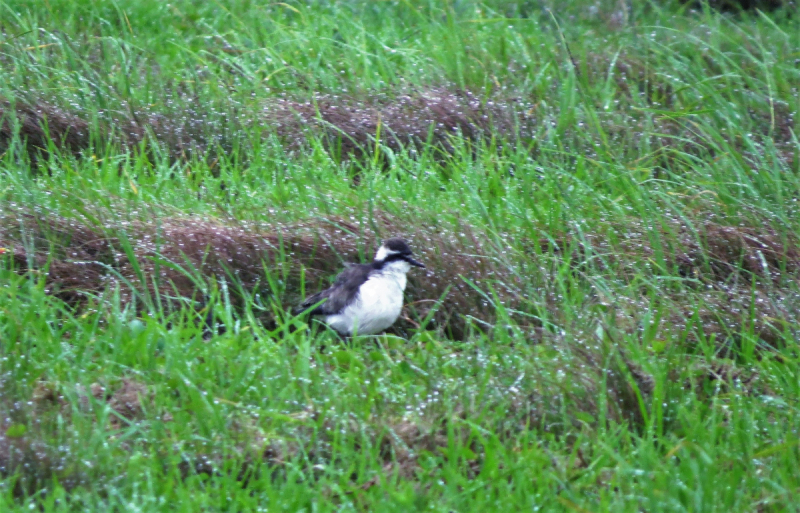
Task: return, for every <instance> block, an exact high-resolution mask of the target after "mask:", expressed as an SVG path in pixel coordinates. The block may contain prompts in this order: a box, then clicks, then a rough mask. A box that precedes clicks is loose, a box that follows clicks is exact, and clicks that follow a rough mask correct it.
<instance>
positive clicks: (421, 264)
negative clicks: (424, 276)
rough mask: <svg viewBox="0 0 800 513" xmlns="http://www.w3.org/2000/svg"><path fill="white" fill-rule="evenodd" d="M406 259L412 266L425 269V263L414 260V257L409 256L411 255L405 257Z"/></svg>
mask: <svg viewBox="0 0 800 513" xmlns="http://www.w3.org/2000/svg"><path fill="white" fill-rule="evenodd" d="M406 261H407V262H408V263H409V264H411V265H413V266H416V267H422V268H423V269H425V264H423V263H422V262H418V261H416V260H414V259H413V258H411V257H406Z"/></svg>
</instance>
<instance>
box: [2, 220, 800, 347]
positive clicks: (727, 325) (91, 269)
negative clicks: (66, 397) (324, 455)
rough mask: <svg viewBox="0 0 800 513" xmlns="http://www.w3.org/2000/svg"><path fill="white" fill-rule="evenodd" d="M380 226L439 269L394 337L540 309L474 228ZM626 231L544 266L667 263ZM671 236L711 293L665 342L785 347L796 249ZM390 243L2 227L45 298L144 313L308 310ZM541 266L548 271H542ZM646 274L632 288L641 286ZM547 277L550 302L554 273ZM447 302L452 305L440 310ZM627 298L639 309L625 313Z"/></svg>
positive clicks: (309, 236)
mask: <svg viewBox="0 0 800 513" xmlns="http://www.w3.org/2000/svg"><path fill="white" fill-rule="evenodd" d="M374 221H375V224H374V226H375V227H376V228H377V229H379V230H380V233H381V235H382V236H384V237H388V236H403V237H406V238H408V239H409V240H410V241H411V244H412V247H414V248H415V249H416V251H417V253H418V254H419V258H420V260H422V261H423V262H425V263H426V264H427V265H428V268H427V269H426V270H425V271H418V272H412V273H411V274H410V276H409V286H408V289H407V294H406V300H407V308H406V310H405V312H404V315H403V316H402V317H401V320H400V321H399V322H398V323H397V325H396V326H395V327H394V328H393V329H394V331H395V332H398V333H400V334H404V333H407V331H408V330H409V329H412V328H415V327H418V326H419V324H420V322H421V320H422V319H424V318H425V317H426V316H427V315H428V313H429V312H431V309H435V310H436V312H435V314H434V315H433V317H432V318H431V322H430V323H429V324H428V325H427V327H428V329H439V330H441V331H442V332H443V333H445V334H447V335H448V336H450V337H452V338H455V339H463V338H465V337H466V336H467V334H468V326H469V325H470V324H472V325H473V326H475V327H476V328H479V329H484V328H485V327H487V326H491V325H493V324H495V322H496V311H495V302H499V303H501V304H503V305H504V306H505V307H507V308H510V309H512V310H522V311H526V309H529V308H530V305H528V302H527V300H526V299H525V296H524V293H523V289H524V288H525V286H526V284H525V283H522V282H520V278H519V276H518V274H517V273H518V272H519V271H518V270H517V267H516V265H515V264H514V263H513V262H511V261H505V260H501V259H500V258H499V255H500V253H501V251H500V250H499V249H498V248H497V247H495V244H494V243H493V242H490V241H489V240H488V239H487V238H486V237H485V236H483V235H482V234H480V233H479V232H477V231H475V230H474V229H472V228H471V227H470V226H467V225H464V224H462V225H460V226H447V227H436V226H422V225H419V224H416V225H412V224H410V223H405V222H404V220H402V219H392V218H389V217H388V216H386V215H382V214H377V215H376V217H375V220H374ZM623 228H624V229H623ZM619 231H620V232H626V231H627V232H629V235H630V233H631V232H633V235H630V236H629V237H627V238H625V239H623V240H621V241H618V242H616V243H610V242H608V240H607V237H606V236H605V235H591V234H588V235H585V241H586V243H588V244H590V245H591V246H592V251H593V252H594V254H598V253H600V254H604V255H605V257H604V258H603V259H602V260H596V259H595V260H594V263H593V264H592V266H594V267H595V269H589V268H588V267H586V266H587V264H586V263H585V261H586V259H585V258H584V257H585V255H584V253H586V251H587V248H585V247H583V243H580V244H576V243H575V241H572V242H570V241H571V237H570V236H569V235H563V236H557V234H554V240H556V244H555V246H554V247H551V248H549V249H548V247H549V245H550V241H539V244H540V247H542V248H544V253H543V254H542V256H540V257H537V258H538V259H540V260H542V262H541V264H542V265H544V266H545V267H544V268H545V269H546V268H548V264H547V262H546V260H547V258H548V257H547V255H548V254H552V255H554V256H555V258H556V259H563V256H562V253H563V252H564V251H573V252H574V253H573V254H572V255H571V257H570V259H571V261H572V262H574V263H573V266H574V268H575V271H576V272H578V273H582V274H585V273H587V272H589V274H592V273H596V272H600V273H601V274H602V273H608V272H614V273H621V274H619V277H621V278H624V277H625V276H626V273H628V272H629V271H630V270H631V269H636V268H637V267H636V266H637V265H639V263H641V262H643V261H653V259H655V258H656V253H657V252H656V251H655V249H654V248H653V247H652V241H651V240H650V239H649V238H648V237H647V236H646V235H645V232H644V230H641V231H638V232H637V230H635V229H633V228H631V227H622V228H621V229H620V230H619ZM662 237H663V239H662V241H661V246H662V248H661V251H662V253H663V255H664V258H665V259H666V262H665V264H666V266H667V267H666V268H664V269H662V270H661V272H666V273H668V274H671V273H677V274H678V275H681V276H684V277H685V278H689V279H692V280H694V283H696V286H695V288H696V289H697V291H698V294H699V295H698V296H697V297H696V298H694V299H690V300H689V301H687V298H685V297H683V296H675V297H671V296H669V295H666V296H664V298H663V299H664V301H672V303H671V307H670V308H669V310H670V312H671V314H670V317H669V318H668V319H663V320H662V322H663V323H664V325H665V329H667V331H670V332H672V333H673V334H674V335H676V336H677V335H678V334H679V333H681V332H682V331H683V330H686V329H690V330H694V331H697V332H698V333H703V334H704V336H706V337H708V336H712V335H713V336H715V337H718V339H719V340H720V341H723V340H728V334H729V333H730V332H732V331H733V332H736V331H740V330H741V328H742V326H743V324H742V323H743V322H744V321H743V319H745V318H749V312H750V311H751V310H753V309H754V311H755V313H756V315H755V316H754V317H753V318H752V319H751V321H748V322H749V323H750V324H751V326H750V328H749V329H751V330H752V331H753V332H754V333H755V334H756V336H758V337H760V338H761V339H762V340H764V341H766V342H768V343H770V344H776V343H778V341H779V340H780V339H781V337H782V329H783V328H782V327H783V326H784V325H786V322H788V321H791V320H792V319H794V318H795V315H794V311H795V307H796V306H797V303H798V301H797V299H796V298H795V295H796V294H795V293H794V292H792V290H793V289H792V284H796V280H797V276H798V270H800V249H798V248H800V245H798V242H797V241H795V240H793V239H791V238H786V237H784V236H782V235H781V234H779V233H778V232H777V231H775V230H773V229H770V228H769V227H764V228H761V229H759V230H756V229H753V228H746V227H730V226H721V225H717V224H714V223H711V222H706V223H704V224H698V225H697V226H696V227H695V228H694V229H691V230H690V229H689V228H687V227H683V228H679V229H677V230H676V231H675V233H673V234H667V233H664V234H663V235H662ZM123 241H127V242H128V244H129V245H130V251H131V253H130V255H132V256H134V257H135V258H134V259H133V260H131V258H130V256H129V253H127V252H126V251H124V250H123V244H122V242H123ZM378 243H379V241H378V237H377V236H376V234H375V232H374V230H373V228H372V225H371V223H366V222H363V223H361V222H353V221H351V220H349V219H345V218H327V219H319V220H315V221H309V222H305V223H296V224H293V225H279V224H275V225H264V226H260V227H257V228H256V227H246V226H242V225H232V224H223V223H221V222H212V221H198V220H196V219H191V218H165V219H162V220H160V221H159V222H158V223H143V222H136V223H132V224H127V225H126V226H121V225H120V224H118V223H110V224H108V225H107V226H105V227H104V228H102V229H100V228H96V227H90V226H89V224H88V223H81V222H77V221H74V220H67V219H64V218H59V217H50V216H34V215H31V214H30V213H16V214H13V213H11V212H8V213H6V214H5V215H4V216H3V217H2V218H1V219H0V247H5V248H8V249H9V250H10V251H9V253H10V254H11V259H12V260H13V263H14V266H15V268H16V269H17V270H18V271H20V272H25V271H30V272H35V273H45V272H46V274H44V275H43V278H44V280H45V283H46V287H47V291H48V292H50V293H51V294H53V295H55V296H56V297H59V298H61V299H63V300H65V301H66V302H68V303H70V304H73V305H81V304H85V303H86V300H87V298H88V297H89V296H99V295H102V293H103V292H104V291H106V290H109V288H110V287H119V289H120V296H121V299H122V301H123V302H124V303H130V302H136V304H137V306H138V307H139V308H144V307H145V306H146V305H147V304H148V301H151V303H150V304H157V301H155V300H154V298H155V297H156V295H158V296H159V298H160V300H161V302H162V304H163V305H165V306H166V307H167V308H170V309H174V308H178V307H179V306H180V305H182V304H186V303H185V302H186V300H187V299H189V300H193V301H202V300H203V298H204V297H205V296H206V295H207V294H208V293H209V291H210V290H212V289H213V288H214V286H215V284H217V285H219V284H220V283H222V282H223V281H225V282H226V283H227V284H228V285H229V288H230V289H231V290H232V291H233V292H234V294H233V295H232V300H233V302H234V306H237V305H238V306H241V305H242V304H243V303H242V300H243V296H242V295H241V294H238V295H237V291H238V292H240V293H244V294H253V293H258V294H259V295H260V297H261V298H262V299H264V298H266V300H267V301H275V302H276V303H278V304H280V305H282V306H283V308H291V307H292V306H294V305H296V304H298V303H299V302H300V300H301V299H302V297H301V295H302V294H301V288H302V285H301V284H302V283H303V282H305V287H306V294H309V293H312V292H314V291H316V290H319V289H321V288H323V287H326V286H327V285H328V284H329V283H330V281H329V280H330V279H331V278H332V277H333V276H335V275H336V274H337V273H338V272H339V271H340V270H341V268H342V265H343V263H344V262H357V261H359V255H362V254H363V255H364V257H365V258H370V256H371V254H372V251H374V248H375V247H376V246H377V245H378ZM568 248H572V249H571V250H570V249H568ZM582 262H583V263H582ZM598 266H599V267H598ZM535 268H537V269H539V271H538V272H539V273H541V272H546V271H542V269H543V268H542V267H541V266H538V265H537V266H535ZM634 274H635V273H634ZM634 274H632V275H631V276H630V277H629V279H634ZM268 277H271V278H273V280H272V283H280V285H279V286H278V288H277V289H272V288H271V287H270V280H269V278H268ZM536 279H537V280H538V281H541V282H542V284H543V286H544V289H543V290H545V291H546V290H547V289H548V285H547V280H548V278H547V276H540V277H538V278H536ZM466 280H468V281H469V282H468V281H466ZM470 283H474V284H475V285H476V286H477V287H479V288H480V289H482V290H483V291H487V290H489V289H491V290H492V291H493V294H494V296H493V297H492V296H489V295H487V294H485V293H483V292H479V291H477V290H475V288H473V286H472V285H470ZM754 284H755V288H753V285H754ZM701 289H702V292H701ZM445 293H446V295H445ZM551 295H552V296H553V297H550V296H551ZM546 296H547V297H546V298H545V300H546V302H547V303H548V304H547V305H545V307H546V308H547V309H548V310H549V311H550V317H551V318H553V319H558V318H560V316H559V312H558V300H557V297H556V295H554V294H550V293H546ZM442 297H445V300H444V302H441V303H439V302H438V300H439V299H440V298H442ZM698 298H699V299H698ZM626 301H629V302H631V304H630V305H628V306H626V305H627V303H626ZM638 301H639V300H638V299H636V298H628V299H627V300H626V299H625V298H618V301H617V303H618V304H617V305H615V306H614V308H617V309H618V311H619V312H620V315H621V316H622V317H620V321H619V325H620V326H621V327H622V329H631V330H632V329H636V328H635V327H636V325H637V322H638V320H637V319H638V317H636V316H634V317H631V311H634V312H635V311H638V310H640V309H641V305H639V304H638ZM551 303H552V304H551ZM190 304H191V302H190ZM261 320H262V321H263V322H265V323H266V324H267V326H272V325H273V322H274V320H275V319H274V318H272V314H271V313H264V314H263V316H262V318H261ZM516 322H518V323H519V324H520V325H521V326H523V327H525V326H528V327H529V328H532V329H533V331H532V332H531V333H538V334H539V335H538V336H534V335H531V336H532V339H535V340H538V339H539V338H541V336H548V335H547V333H546V331H541V330H539V329H538V328H536V326H537V324H536V322H535V319H533V318H527V319H526V318H522V317H520V318H516Z"/></svg>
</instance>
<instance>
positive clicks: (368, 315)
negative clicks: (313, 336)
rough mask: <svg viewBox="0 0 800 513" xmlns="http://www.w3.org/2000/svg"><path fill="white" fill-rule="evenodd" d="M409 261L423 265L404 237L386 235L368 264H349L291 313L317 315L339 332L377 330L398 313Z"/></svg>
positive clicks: (344, 334) (373, 331) (359, 332)
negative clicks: (330, 284)
mask: <svg viewBox="0 0 800 513" xmlns="http://www.w3.org/2000/svg"><path fill="white" fill-rule="evenodd" d="M412 265H413V266H416V267H422V268H424V267H425V266H424V265H423V264H422V263H421V262H417V261H416V260H414V258H413V253H412V252H411V248H409V247H408V243H406V241H405V240H403V239H399V238H394V239H388V240H386V241H385V242H384V243H383V244H382V245H381V247H380V248H378V251H377V252H376V253H375V258H374V259H373V260H372V263H371V264H350V266H349V267H348V268H346V269H345V270H344V271H342V273H341V274H339V276H338V277H337V278H336V282H335V283H334V284H333V286H331V287H330V288H329V289H327V290H323V291H322V292H320V293H318V294H314V295H313V296H311V297H308V298H306V300H305V301H303V303H302V304H301V305H300V306H299V307H297V308H296V309H295V312H294V313H295V315H298V314H300V313H305V312H307V313H310V314H311V315H312V316H315V317H320V318H322V319H323V320H324V322H325V324H327V325H328V326H330V327H331V328H333V329H334V330H336V331H337V332H338V333H339V334H340V335H342V336H352V335H354V334H358V335H372V334H375V333H380V332H381V331H383V330H385V329H387V328H388V327H389V326H391V325H392V324H394V322H395V321H396V320H397V318H398V317H399V316H400V311H401V310H402V309H403V291H404V290H405V288H406V273H408V271H410V270H411V266H412ZM320 301H324V303H321V304H319V305H318V306H316V307H314V305H317V304H318V303H320ZM312 307H313V308H312Z"/></svg>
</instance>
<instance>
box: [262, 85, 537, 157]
mask: <svg viewBox="0 0 800 513" xmlns="http://www.w3.org/2000/svg"><path fill="white" fill-rule="evenodd" d="M524 107H525V105H524V103H523V102H521V101H519V100H515V99H508V98H502V99H501V98H481V97H479V96H477V95H475V94H473V93H471V92H470V91H466V90H451V89H447V88H430V89H423V90H414V91H409V92H401V93H398V94H395V95H392V96H388V95H386V96H375V97H370V98H366V99H363V100H360V99H355V98H350V97H346V96H333V95H316V96H315V97H314V98H313V99H312V100H309V101H305V102H301V101H295V100H290V99H279V100H275V101H272V102H269V103H268V104H267V105H266V106H265V107H264V119H265V121H266V122H267V124H268V125H269V126H270V129H272V130H274V131H275V132H276V133H277V135H278V136H279V137H280V138H281V139H282V140H283V141H284V142H285V143H286V144H287V146H288V148H290V149H299V148H300V146H301V145H302V144H305V143H306V142H307V140H308V138H309V136H316V137H320V138H321V139H322V140H323V142H324V143H325V145H326V147H327V148H328V150H329V151H331V152H333V153H335V154H337V155H339V156H341V157H343V158H350V157H356V158H359V157H363V156H364V155H366V154H370V153H372V152H373V150H374V149H375V147H376V143H378V144H379V145H380V146H381V147H383V148H388V149H390V150H391V151H392V152H394V153H400V152H401V151H403V150H404V149H410V150H412V151H414V152H419V151H423V149H424V145H425V144H430V145H431V146H432V147H434V148H437V149H438V150H439V151H441V152H443V153H452V152H453V151H454V150H455V146H454V142H455V138H463V139H466V140H468V141H471V142H477V141H479V140H481V139H486V140H489V139H492V138H497V139H499V142H502V141H512V142H516V140H517V139H519V138H520V136H521V137H522V138H527V137H530V133H531V132H532V130H531V128H532V127H533V126H535V124H536V120H535V119H533V118H532V117H531V116H530V115H526V114H525V108H524ZM525 134H527V136H526V135H525ZM437 156H438V155H434V157H437Z"/></svg>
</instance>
